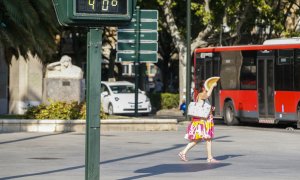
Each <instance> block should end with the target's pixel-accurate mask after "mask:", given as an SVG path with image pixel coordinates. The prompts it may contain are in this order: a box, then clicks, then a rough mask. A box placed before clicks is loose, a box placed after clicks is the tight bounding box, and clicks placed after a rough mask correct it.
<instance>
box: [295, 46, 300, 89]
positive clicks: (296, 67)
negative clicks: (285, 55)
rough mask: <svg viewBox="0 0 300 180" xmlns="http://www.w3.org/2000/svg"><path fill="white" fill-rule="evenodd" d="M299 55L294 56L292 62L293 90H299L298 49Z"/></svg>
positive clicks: (299, 58)
mask: <svg viewBox="0 0 300 180" xmlns="http://www.w3.org/2000/svg"><path fill="white" fill-rule="evenodd" d="M297 53H299V55H297V56H296V58H295V62H294V63H295V64H294V73H295V75H294V81H295V83H294V84H295V90H296V91H300V50H299V52H297Z"/></svg>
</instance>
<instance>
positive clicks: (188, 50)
mask: <svg viewBox="0 0 300 180" xmlns="http://www.w3.org/2000/svg"><path fill="white" fill-rule="evenodd" d="M186 7H187V11H186V12H187V15H186V16H187V20H186V21H187V22H186V29H187V30H186V36H187V37H186V92H185V93H186V95H185V96H186V99H185V104H186V112H187V110H188V105H189V103H190V98H191V0H187V6H186ZM185 118H186V119H188V115H187V113H185Z"/></svg>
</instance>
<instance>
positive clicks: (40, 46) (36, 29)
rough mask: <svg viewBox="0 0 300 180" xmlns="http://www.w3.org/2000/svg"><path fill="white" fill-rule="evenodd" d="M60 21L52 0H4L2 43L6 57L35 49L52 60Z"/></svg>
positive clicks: (0, 15)
mask: <svg viewBox="0 0 300 180" xmlns="http://www.w3.org/2000/svg"><path fill="white" fill-rule="evenodd" d="M56 33H58V23H57V20H56V16H55V11H54V8H53V5H52V1H51V0H22V1H20V0H0V44H2V46H3V47H4V50H5V55H6V60H7V62H10V60H11V57H12V56H13V55H15V56H16V57H18V56H19V55H22V56H24V57H27V55H28V54H27V53H28V52H31V53H32V54H34V55H38V56H39V57H40V59H41V61H43V62H46V61H48V60H49V59H50V58H51V56H52V55H53V54H54V53H55V51H56V45H55V41H54V37H55V34H56Z"/></svg>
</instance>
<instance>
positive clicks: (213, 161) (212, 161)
mask: <svg viewBox="0 0 300 180" xmlns="http://www.w3.org/2000/svg"><path fill="white" fill-rule="evenodd" d="M207 162H208V163H219V162H220V161H218V160H216V159H215V158H210V159H207Z"/></svg>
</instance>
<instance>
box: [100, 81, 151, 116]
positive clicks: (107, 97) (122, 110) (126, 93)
mask: <svg viewBox="0 0 300 180" xmlns="http://www.w3.org/2000/svg"><path fill="white" fill-rule="evenodd" d="M137 104H138V113H139V114H149V113H150V112H151V111H152V106H151V103H150V99H149V98H148V97H147V96H146V94H145V92H144V91H141V90H140V89H139V90H138V103H137ZM101 105H102V107H103V110H104V112H105V113H107V114H110V115H112V114H132V113H134V112H135V85H134V84H133V83H131V82H128V81H115V82H108V81H102V82H101Z"/></svg>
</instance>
